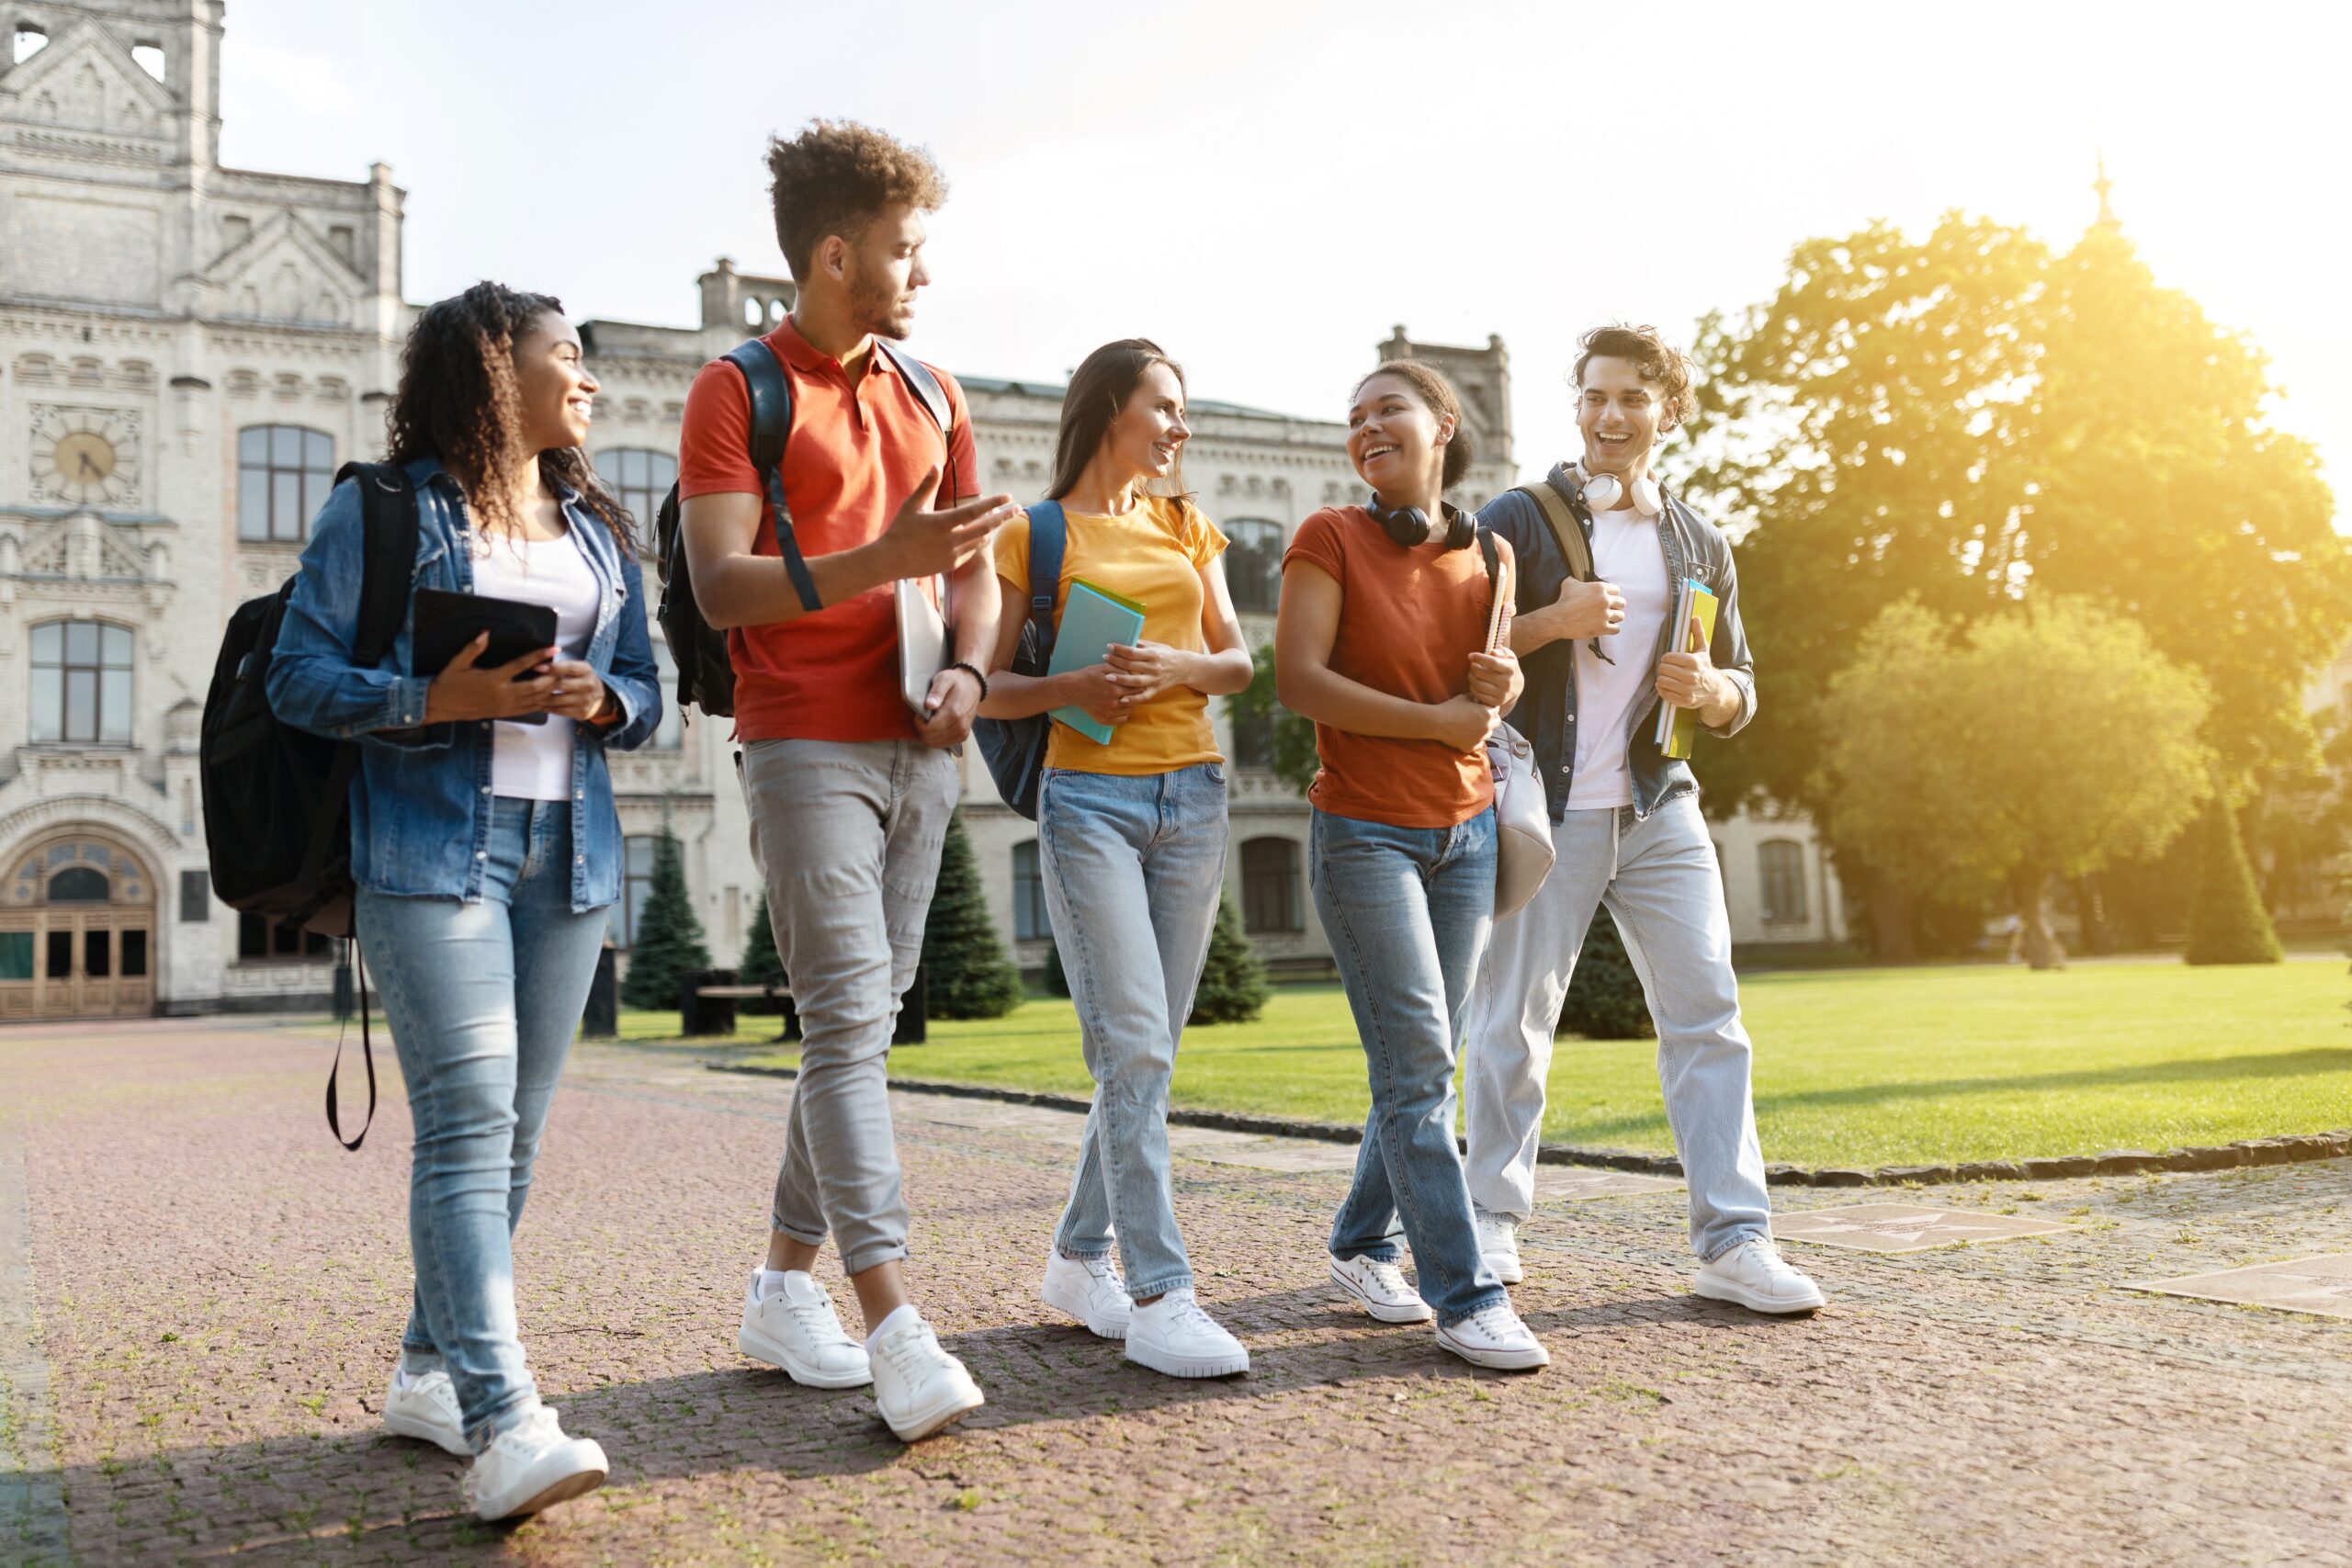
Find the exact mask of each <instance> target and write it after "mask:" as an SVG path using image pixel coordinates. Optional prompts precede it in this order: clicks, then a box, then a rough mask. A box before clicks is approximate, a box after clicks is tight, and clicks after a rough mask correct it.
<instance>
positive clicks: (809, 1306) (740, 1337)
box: [735, 1269, 874, 1388]
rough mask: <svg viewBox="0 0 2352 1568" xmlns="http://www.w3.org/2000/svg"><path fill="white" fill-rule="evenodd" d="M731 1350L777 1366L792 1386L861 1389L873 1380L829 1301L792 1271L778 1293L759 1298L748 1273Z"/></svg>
mask: <svg viewBox="0 0 2352 1568" xmlns="http://www.w3.org/2000/svg"><path fill="white" fill-rule="evenodd" d="M735 1348H737V1349H739V1350H741V1351H742V1352H743V1354H745V1355H746V1356H749V1357H751V1358H752V1359H753V1360H755V1361H765V1362H766V1363H767V1364H768V1365H769V1366H771V1367H781V1368H783V1369H784V1371H785V1375H786V1376H787V1377H789V1378H791V1379H792V1381H793V1382H797V1383H806V1384H808V1385H809V1387H810V1388H864V1387H865V1385H866V1384H867V1383H870V1382H873V1381H874V1373H873V1372H872V1371H870V1370H868V1368H867V1367H866V1364H865V1346H863V1345H860V1344H859V1343H858V1342H857V1341H856V1340H854V1339H852V1338H851V1337H849V1335H848V1334H847V1333H846V1332H845V1331H844V1330H843V1329H842V1320H841V1319H840V1318H838V1317H836V1316H834V1315H833V1298H832V1297H831V1296H830V1295H827V1294H826V1293H825V1287H824V1286H822V1285H820V1284H819V1283H817V1281H816V1280H814V1279H812V1278H810V1277H809V1275H807V1274H804V1273H802V1272H800V1271H799V1270H798V1269H794V1270H792V1271H791V1272H790V1273H787V1274H786V1275H785V1277H784V1288H783V1289H782V1290H780V1291H775V1292H771V1293H770V1294H768V1295H766V1296H764V1297H763V1296H762V1295H761V1294H760V1276H759V1271H758V1270H756V1269H754V1270H753V1271H752V1285H751V1289H750V1290H748V1291H747V1292H744V1295H743V1325H742V1327H741V1328H740V1329H738V1330H737V1331H736V1334H735Z"/></svg>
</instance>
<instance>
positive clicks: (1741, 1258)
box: [1691, 1236, 1828, 1313]
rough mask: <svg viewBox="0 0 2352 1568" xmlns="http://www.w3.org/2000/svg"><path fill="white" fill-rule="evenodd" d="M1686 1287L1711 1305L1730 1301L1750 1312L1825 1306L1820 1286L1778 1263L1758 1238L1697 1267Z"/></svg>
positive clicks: (1811, 1309) (1774, 1252) (1771, 1249)
mask: <svg viewBox="0 0 2352 1568" xmlns="http://www.w3.org/2000/svg"><path fill="white" fill-rule="evenodd" d="M1691 1290H1693V1291H1695V1292H1698V1293H1699V1294H1700V1295H1702V1296H1704V1297H1706V1298H1707V1299H1708V1300H1709V1301H1711V1302H1731V1303H1736V1304H1737V1305H1739V1306H1744V1307H1746V1308H1747V1310H1748V1311H1750V1312H1769V1313H1796V1312H1818V1311H1820V1310H1821V1309H1822V1307H1824V1306H1826V1304H1828V1303H1827V1298H1826V1297H1825V1296H1823V1295H1822V1293H1821V1287H1820V1286H1818V1285H1816V1284H1815V1283H1814V1282H1813V1281H1812V1280H1808V1279H1806V1278H1805V1277H1804V1275H1803V1274H1800V1273H1798V1272H1797V1271H1796V1270H1795V1269H1792V1268H1790V1267H1789V1266H1788V1264H1786V1263H1785V1262H1783V1261H1781V1255H1780V1253H1779V1252H1778V1251H1777V1250H1776V1249H1775V1248H1774V1247H1773V1246H1772V1244H1771V1243H1770V1242H1769V1241H1766V1240H1765V1239H1764V1238H1763V1237H1761V1236H1750V1237H1749V1238H1748V1239H1747V1240H1746V1241H1743V1242H1741V1243H1740V1244H1739V1245H1738V1246H1737V1247H1733V1248H1732V1249H1731V1250H1730V1251H1729V1252H1726V1253H1724V1255H1723V1256H1722V1257H1720V1258H1716V1259H1715V1260H1714V1261H1713V1262H1712V1263H1702V1264H1701V1265H1700V1266H1699V1277H1698V1279H1697V1280H1693V1281H1692V1282H1691Z"/></svg>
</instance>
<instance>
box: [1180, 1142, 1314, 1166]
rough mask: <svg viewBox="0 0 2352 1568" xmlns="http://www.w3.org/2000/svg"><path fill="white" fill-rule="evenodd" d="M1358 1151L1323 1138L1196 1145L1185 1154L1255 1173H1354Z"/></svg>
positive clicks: (1185, 1150) (1185, 1151)
mask: <svg viewBox="0 0 2352 1568" xmlns="http://www.w3.org/2000/svg"><path fill="white" fill-rule="evenodd" d="M1356 1147H1357V1145H1353V1144H1333V1143H1326V1142H1324V1141H1323V1140H1321V1139H1319V1138H1260V1137H1247V1138H1245V1139H1244V1141H1242V1142H1240V1143H1236V1144H1216V1145H1206V1146H1203V1145H1194V1146H1193V1147H1190V1148H1187V1149H1184V1150H1182V1153H1183V1154H1184V1155H1185V1156H1188V1157H1190V1158H1193V1159H1197V1160H1206V1161H1208V1162H1210V1163H1211V1164H1214V1165H1244V1166H1248V1167H1250V1168H1252V1169H1254V1170H1283V1171H1316V1170H1340V1171H1351V1170H1353V1169H1355V1168H1356Z"/></svg>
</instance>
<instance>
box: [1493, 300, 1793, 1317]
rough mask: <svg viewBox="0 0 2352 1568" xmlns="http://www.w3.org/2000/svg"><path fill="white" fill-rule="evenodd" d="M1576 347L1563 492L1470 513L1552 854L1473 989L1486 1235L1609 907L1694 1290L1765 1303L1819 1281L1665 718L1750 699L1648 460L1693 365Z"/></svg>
mask: <svg viewBox="0 0 2352 1568" xmlns="http://www.w3.org/2000/svg"><path fill="white" fill-rule="evenodd" d="M1583 350H1584V351H1583V353H1582V354H1581V355H1578V357H1577V366H1576V381H1577V429H1578V430H1579V431H1580V432H1581V433H1582V434H1583V437H1584V457H1583V460H1582V461H1581V462H1579V463H1563V464H1560V465H1559V466H1558V467H1556V468H1554V469H1553V470H1552V472H1551V473H1550V475H1548V476H1547V477H1546V479H1544V484H1546V485H1547V486H1549V487H1551V489H1552V490H1553V491H1554V492H1555V496H1556V498H1557V499H1558V500H1559V501H1560V502H1564V503H1565V504H1564V505H1562V506H1560V507H1558V508H1555V509H1552V510H1553V512H1554V513H1555V515H1554V516H1547V509H1546V507H1545V506H1544V504H1543V503H1542V502H1539V500H1538V499H1537V497H1536V496H1534V495H1532V494H1530V493H1526V492H1522V491H1510V492H1508V493H1506V494H1504V495H1502V496H1500V497H1498V499H1497V500H1496V501H1495V502H1493V503H1492V504H1491V505H1489V506H1488V507H1487V510H1486V512H1485V513H1482V514H1481V516H1480V519H1479V521H1480V522H1481V523H1482V524H1484V525H1487V527H1489V528H1491V529H1493V530H1494V532H1495V533H1497V534H1498V535H1500V536H1502V537H1504V538H1506V539H1508V540H1510V545H1511V548H1512V549H1513V550H1514V551H1515V552H1516V553H1517V556H1518V559H1519V562H1520V578H1519V601H1518V606H1517V608H1518V615H1517V617H1516V619H1515V620H1514V622H1513V624H1512V627H1511V648H1512V649H1513V650H1514V651H1515V652H1517V653H1518V655H1519V656H1520V659H1521V662H1522V663H1523V664H1524V666H1525V668H1526V671H1527V687H1526V690H1525V692H1524V693H1523V694H1521V697H1520V701H1519V705H1518V707H1517V708H1516V709H1514V710H1513V711H1512V714H1511V721H1512V723H1513V724H1514V725H1516V726H1517V727H1518V728H1520V729H1521V731H1522V732H1523V733H1525V734H1526V735H1527V737H1528V738H1529V739H1531V740H1532V742H1533V743H1534V747H1535V756H1536V765H1537V768H1538V771H1539V772H1540V773H1542V775H1543V778H1544V793H1545V798H1546V801H1547V804H1548V805H1549V806H1550V807H1551V812H1552V818H1553V821H1554V824H1555V826H1554V828H1553V829H1552V840H1553V844H1554V847H1555V849H1556V850H1557V852H1558V854H1559V861H1558V863H1557V864H1556V865H1555V867H1554V868H1553V871H1552V874H1551V875H1550V876H1549V877H1548V878H1546V879H1545V882H1544V887H1543V890H1542V891H1541V892H1539V893H1538V894H1537V895H1536V897H1535V898H1534V900H1533V901H1532V903H1530V904H1529V905H1528V906H1527V907H1526V908H1523V909H1521V910H1520V911H1519V913H1517V914H1516V915H1513V916H1511V917H1510V919H1505V920H1500V921H1498V922H1497V923H1496V926H1495V934H1494V940H1493V942H1491V943H1490V944H1489V946H1488V948H1487V960H1486V963H1485V964H1484V965H1483V966H1482V967H1481V969H1480V971H1479V975H1478V979H1477V983H1476V987H1475V988H1474V990H1473V992H1472V995H1471V999H1470V1009H1469V1014H1470V1022H1469V1031H1468V1038H1467V1040H1466V1042H1465V1043H1464V1055H1463V1060H1464V1100H1465V1102H1466V1105H1467V1108H1468V1117H1469V1134H1470V1136H1469V1145H1470V1146H1469V1159H1468V1162H1467V1163H1468V1166H1469V1176H1470V1196H1471V1198H1472V1200H1473V1201H1474V1202H1475V1203H1476V1207H1477V1221H1478V1232H1479V1245H1480V1249H1481V1250H1482V1251H1483V1252H1484V1253H1485V1254H1486V1258H1487V1262H1488V1263H1489V1264H1490V1265H1492V1266H1493V1268H1494V1269H1495V1271H1496V1272H1497V1273H1498V1275H1499V1276H1501V1278H1502V1279H1503V1280H1506V1281H1515V1280H1518V1279H1519V1278H1520V1277H1521V1268H1520V1260H1519V1247H1518V1241H1517V1235H1516V1232H1517V1227H1518V1226H1519V1224H1521V1222H1522V1221H1524V1220H1525V1219H1526V1218H1527V1217H1528V1216H1529V1215H1530V1214H1532V1213H1533V1212H1534V1207H1535V1151H1536V1145H1537V1142H1538V1140H1539V1138H1540V1136H1541V1133H1542V1128H1543V1122H1544V1077H1545V1075H1546V1073H1547V1071H1548V1070H1549V1068H1550V1066H1551V1064H1552V1035H1553V1031H1554V1030H1555V1028H1556V1027H1557V1026H1558V1023H1559V1018H1560V1008H1561V1005H1562V1004H1563V1003H1564V1002H1565V1001H1566V998H1567V994H1568V978H1569V976H1570V974H1571V972H1572V971H1573V970H1574V968H1575V966H1576V958H1577V951H1578V950H1579V949H1580V948H1582V947H1583V945H1584V937H1585V931H1586V930H1587V928H1588V927H1589V925H1590V924H1591V922H1592V918H1593V914H1594V911H1595V909H1596V908H1599V907H1600V906H1601V905H1606V906H1607V907H1608V908H1609V911H1610V913H1611V915H1612V916H1613V917H1614V918H1615V919H1616V922H1617V929H1618V931H1619V932H1620V933H1621V934H1622V935H1623V938H1624V941H1625V951H1626V953H1627V955H1628V956H1629V957H1630V958H1631V959H1632V960H1633V963H1634V969H1635V971H1636V972H1637V973H1639V975H1640V976H1641V980H1642V991H1643V994H1644V995H1645V997H1646V998H1648V1000H1649V1008H1650V1015H1651V1017H1653V1018H1654V1019H1656V1020H1657V1029H1658V1077H1659V1080H1660V1082H1661V1083H1662V1084H1663V1085H1664V1087H1665V1090H1666V1112H1667V1120H1668V1122H1669V1123H1670V1124H1671V1126H1672V1127H1673V1129H1674V1141H1675V1146H1676V1149H1677V1150H1678V1152H1679V1154H1680V1156H1681V1159H1682V1168H1683V1173H1684V1175H1685V1177H1686V1178H1687V1179H1688V1182H1689V1186H1690V1191H1691V1246H1692V1247H1694V1248H1695V1249H1696V1250H1697V1252H1698V1254H1699V1256H1700V1258H1701V1259H1702V1264H1701V1267H1700V1269H1699V1277H1698V1280H1697V1282H1696V1284H1695V1286H1694V1289H1695V1290H1696V1291H1697V1292H1698V1293H1699V1294H1701V1295H1702V1296H1707V1297H1711V1298H1713V1299H1714V1300H1717V1301H1728V1302H1736V1303H1739V1304H1740V1305H1742V1306H1746V1307H1748V1308H1750V1309H1752V1310H1754V1311H1757V1312H1768V1313H1801V1312H1811V1311H1813V1310H1814V1309H1815V1308H1817V1307H1819V1306H1820V1305H1821V1304H1822V1295H1821V1292H1820V1291H1819V1289H1817V1288H1816V1287H1815V1285H1814V1283H1813V1281H1812V1280H1808V1279H1806V1278H1805V1277H1804V1275H1803V1274H1801V1273H1799V1272H1797V1271H1796V1270H1795V1269H1792V1268H1790V1267H1789V1266H1788V1264H1787V1263H1785V1262H1783V1261H1782V1260H1781V1257H1780V1254H1779V1253H1778V1252H1777V1251H1776V1250H1774V1248H1773V1246H1772V1233H1771V1208H1770V1201H1769V1200H1768V1199H1767V1198H1766V1196H1765V1191H1764V1156H1763V1153H1762V1150H1761V1149H1760V1148H1759V1147H1758V1143H1757V1138H1756V1111H1755V1107H1754V1104H1753V1101H1752V1100H1751V1098H1750V1096H1749V1092H1748V1055H1749V1051H1748V1042H1747V1031H1746V1030H1745V1029H1743V1028H1742V1027H1741V1025H1740V1020H1739V989H1738V984H1737V982H1736V980H1735V979H1734V978H1733V976H1732V967H1731V920H1730V917H1729V915H1728V914H1727V912H1726V911H1725V909H1724V895H1723V878H1722V874H1721V873H1720V872H1719V871H1718V869H1717V868H1716V864H1715V852H1714V845H1713V840H1710V839H1709V838H1708V836H1707V827H1706V822H1705V820H1704V819H1703V818H1702V817H1701V816H1700V814H1699V788H1698V784H1697V782H1696V781H1695V780H1694V779H1692V777H1691V769H1690V765H1689V764H1688V763H1687V762H1684V761H1679V760H1677V759H1674V758H1669V757H1668V756H1666V755H1665V754H1664V753H1663V751H1662V750H1660V748H1659V746H1658V744H1657V739H1656V738H1655V737H1656V730H1657V712H1658V705H1659V704H1661V703H1668V704H1671V705H1674V706H1677V707H1683V708H1691V709H1694V710H1696V712H1697V715H1698V718H1699V722H1700V723H1701V724H1702V725H1704V726H1705V727H1706V728H1707V729H1708V730H1709V731H1710V732H1712V733H1713V734H1715V735H1719V736H1729V735H1733V734H1736V732H1737V731H1738V730H1739V729H1740V728H1743V727H1744V726H1745V725H1746V724H1747V721H1748V720H1749V719H1750V718H1752V717H1753V716H1755V713H1756V677H1755V672H1754V669H1753V667H1752V664H1751V661H1750V660H1749V658H1748V653H1747V637H1746V634H1745V632H1744V630H1743V628H1742V627H1741V626H1740V620H1739V584H1738V579H1737V577H1736V574H1735V572H1734V571H1733V570H1732V560H1731V547H1730V546H1729V545H1728V544H1726V543H1725V542H1724V536H1723V533H1722V531H1721V530H1719V529H1717V528H1716V527H1714V526H1713V525H1712V524H1709V523H1706V522H1704V521H1702V519H1701V518H1700V517H1699V516H1698V514H1697V513H1693V512H1692V511H1691V509H1690V508H1689V507H1688V506H1686V505H1684V504H1683V503H1682V502H1680V501H1679V500H1676V499H1675V498H1673V497H1671V496H1668V495H1667V494H1665V493H1664V491H1661V490H1660V489H1659V487H1658V485H1657V480H1656V479H1653V478H1652V477H1651V473H1650V464H1651V459H1652V457H1653V456H1654V455H1655V453H1656V451H1657V443H1658V441H1659V438H1660V437H1662V436H1664V435H1665V434H1667V433H1668V431H1670V430H1672V429H1673V428H1674V427H1675V426H1676V425H1678V424H1679V423H1681V422H1682V420H1683V419H1684V418H1685V417H1686V416H1687V415H1688V413H1689V412H1690V410H1691V367H1690V362H1689V361H1688V360H1686V359H1685V358H1684V357H1683V356H1682V355H1681V354H1680V353H1679V351H1677V350H1676V349H1674V348H1672V347H1671V346H1669V345H1668V344H1666V343H1665V342H1664V341H1663V340H1662V339H1660V337H1659V336H1658V334H1657V332H1656V331H1655V330H1654V329H1652V328H1649V327H1624V326H1609V327H1600V328H1597V329H1595V330H1594V331H1592V332H1589V333H1586V334H1585V335H1584V339H1583ZM1555 525H1556V526H1562V527H1566V528H1572V529H1575V530H1577V534H1578V535H1579V536H1581V543H1582V546H1583V548H1582V550H1581V551H1580V552H1579V553H1581V554H1584V555H1587V556H1589V559H1590V562H1591V570H1590V573H1589V576H1590V581H1578V575H1579V574H1578V573H1577V572H1574V571H1572V570H1570V566H1569V560H1568V556H1567V553H1566V550H1565V549H1564V548H1563V545H1562V541H1561V538H1560V536H1559V535H1558V534H1556V533H1555ZM1686 578H1690V579H1695V580H1696V581H1699V582H1701V583H1702V584H1704V585H1705V586H1706V587H1707V588H1708V589H1710V590H1712V591H1713V592H1714V594H1715V595H1716V598H1717V610H1716V620H1715V632H1714V637H1713V645H1712V648H1702V649H1701V650H1700V651H1697V652H1682V651H1671V650H1679V649H1682V648H1684V647H1686V646H1688V643H1689V641H1690V638H1689V637H1686V636H1681V635H1677V634H1678V633H1683V632H1686V631H1687V630H1688V628H1682V627H1675V626H1668V624H1667V623H1668V617H1669V616H1670V615H1672V613H1673V611H1672V606H1673V604H1674V599H1675V591H1676V589H1677V588H1678V587H1679V584H1680V583H1681V582H1682V581H1683V580H1684V579H1686ZM1694 624H1695V623H1694Z"/></svg>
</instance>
